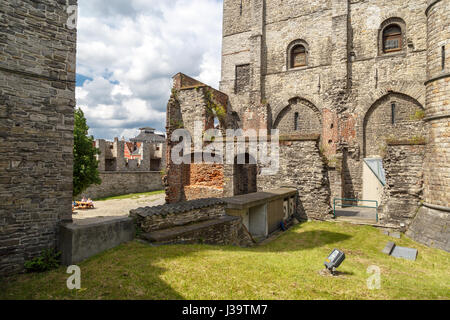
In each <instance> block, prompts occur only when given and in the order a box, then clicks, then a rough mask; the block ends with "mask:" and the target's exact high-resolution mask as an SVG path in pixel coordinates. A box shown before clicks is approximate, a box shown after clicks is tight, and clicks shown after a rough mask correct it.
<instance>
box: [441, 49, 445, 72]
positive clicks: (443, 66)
mask: <svg viewBox="0 0 450 320" xmlns="http://www.w3.org/2000/svg"><path fill="white" fill-rule="evenodd" d="M441 56H442V71H444V70H445V46H442V54H441Z"/></svg>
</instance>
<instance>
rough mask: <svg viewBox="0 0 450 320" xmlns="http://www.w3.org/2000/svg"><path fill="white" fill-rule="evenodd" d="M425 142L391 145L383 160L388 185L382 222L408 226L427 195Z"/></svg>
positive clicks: (385, 191)
mask: <svg viewBox="0 0 450 320" xmlns="http://www.w3.org/2000/svg"><path fill="white" fill-rule="evenodd" d="M424 156H425V145H423V144H404V145H401V144H396V145H388V146H387V150H386V155H385V157H384V159H383V165H384V169H385V171H386V182H387V185H386V186H385V189H384V196H383V200H382V205H381V208H380V210H379V211H380V212H379V215H380V221H381V222H382V223H393V224H397V225H400V223H404V224H405V225H406V226H408V225H409V224H410V222H411V220H412V219H413V218H414V217H415V215H416V214H417V210H418V209H419V203H420V201H421V199H422V197H423V161H424Z"/></svg>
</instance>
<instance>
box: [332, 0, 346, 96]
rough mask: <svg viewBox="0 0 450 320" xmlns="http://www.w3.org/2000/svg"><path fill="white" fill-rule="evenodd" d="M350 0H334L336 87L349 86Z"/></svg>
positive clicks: (334, 71)
mask: <svg viewBox="0 0 450 320" xmlns="http://www.w3.org/2000/svg"><path fill="white" fill-rule="evenodd" d="M348 2H349V1H348V0H332V25H333V28H332V30H333V32H332V43H333V51H332V63H333V77H334V80H335V83H336V86H337V88H336V89H344V88H348V87H349V83H348V81H349V69H348V68H349V65H348V64H347V63H348V61H349V60H348V56H349V23H348V19H349V4H348Z"/></svg>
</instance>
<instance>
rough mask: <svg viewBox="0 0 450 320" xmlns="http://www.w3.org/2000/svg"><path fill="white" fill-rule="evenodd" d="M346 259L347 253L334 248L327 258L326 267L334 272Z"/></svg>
mask: <svg viewBox="0 0 450 320" xmlns="http://www.w3.org/2000/svg"><path fill="white" fill-rule="evenodd" d="M344 260H345V253H344V252H342V251H340V250H338V249H334V250H333V252H331V254H330V255H329V256H328V258H327V259H326V260H325V267H326V268H327V269H328V270H330V271H331V272H333V271H334V270H335V269H336V268H338V267H339V266H340V265H341V263H342V261H344Z"/></svg>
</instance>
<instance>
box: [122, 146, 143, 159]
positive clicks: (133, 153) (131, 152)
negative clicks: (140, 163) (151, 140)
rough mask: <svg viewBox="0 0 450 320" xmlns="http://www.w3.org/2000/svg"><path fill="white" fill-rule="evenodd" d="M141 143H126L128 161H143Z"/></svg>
mask: <svg viewBox="0 0 450 320" xmlns="http://www.w3.org/2000/svg"><path fill="white" fill-rule="evenodd" d="M141 148H142V143H141V142H125V148H124V157H125V158H127V159H131V160H132V159H138V160H141V159H142V153H141Z"/></svg>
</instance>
